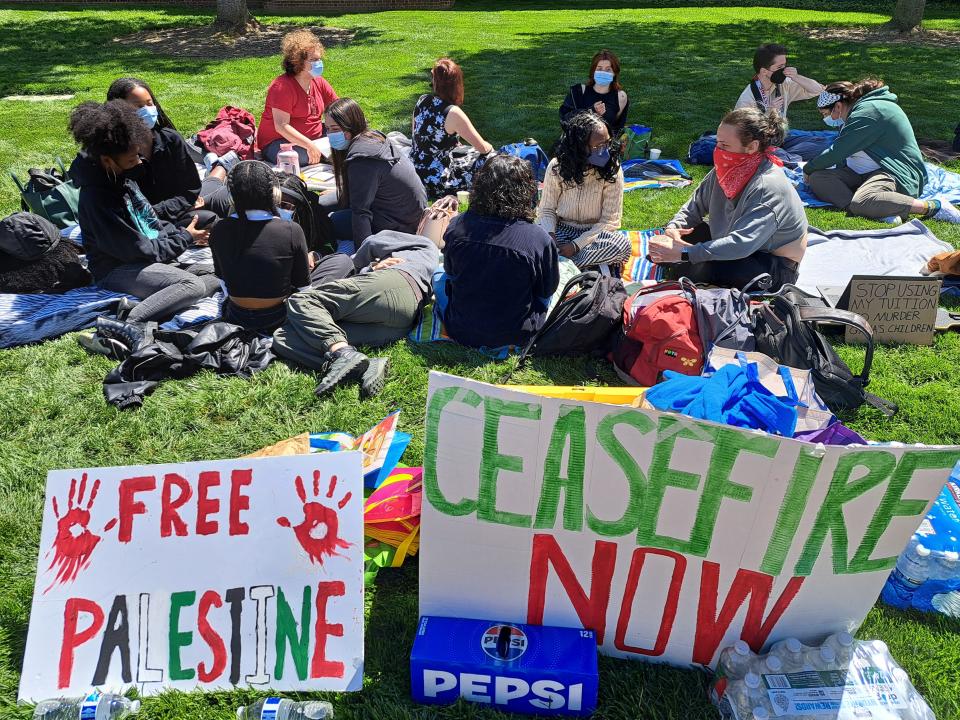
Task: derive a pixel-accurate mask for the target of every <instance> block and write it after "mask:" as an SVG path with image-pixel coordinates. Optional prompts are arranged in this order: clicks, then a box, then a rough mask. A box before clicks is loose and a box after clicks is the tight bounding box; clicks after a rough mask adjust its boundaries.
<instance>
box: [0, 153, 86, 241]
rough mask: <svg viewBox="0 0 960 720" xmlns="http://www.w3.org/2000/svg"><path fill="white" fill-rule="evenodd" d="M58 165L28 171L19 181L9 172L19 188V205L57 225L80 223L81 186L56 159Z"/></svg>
mask: <svg viewBox="0 0 960 720" xmlns="http://www.w3.org/2000/svg"><path fill="white" fill-rule="evenodd" d="M57 165H58V166H59V168H48V169H46V170H40V169H38V168H30V169H29V170H27V174H28V175H29V179H28V180H27V182H26V183H23V182H21V181H20V178H18V177H17V176H16V175H14V174H13V173H12V172H11V173H10V177H12V178H13V182H15V183H16V185H17V188H19V190H20V207H21V208H22V209H23V210H25V211H29V212H32V213H34V214H36V215H39V216H40V217H42V218H44V219H46V220H49V221H50V222H52V223H53V224H54V225H56V226H57V227H58V228H67V227H70V226H71V225H77V224H78V223H79V219H78V213H79V207H80V188H78V187H77V186H76V185H74V184H73V180H72V179H71V177H70V173H69V172H68V171H67V169H66V168H65V167H64V166H63V162H62V161H61V160H60V158H57Z"/></svg>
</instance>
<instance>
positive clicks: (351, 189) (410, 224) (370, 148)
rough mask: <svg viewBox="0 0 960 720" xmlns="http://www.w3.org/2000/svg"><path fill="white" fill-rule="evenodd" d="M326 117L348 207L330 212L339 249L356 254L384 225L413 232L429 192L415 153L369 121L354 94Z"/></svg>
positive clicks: (335, 167) (341, 199)
mask: <svg viewBox="0 0 960 720" xmlns="http://www.w3.org/2000/svg"><path fill="white" fill-rule="evenodd" d="M326 121H327V135H328V137H329V139H330V147H331V149H332V151H333V172H334V176H335V178H336V182H337V196H338V198H339V203H340V206H341V207H343V208H345V209H341V210H337V211H335V212H333V213H332V214H331V216H330V219H331V221H332V223H333V229H334V234H335V235H336V238H337V244H338V248H337V249H338V250H339V251H341V252H347V253H348V254H353V251H354V249H355V248H357V247H359V246H360V244H361V243H362V242H363V241H364V240H366V239H367V238H368V237H370V236H371V235H373V234H374V233H378V232H381V231H382V230H396V231H397V232H402V233H412V232H414V231H415V230H416V228H417V224H418V223H419V222H420V216H421V214H422V213H423V210H424V208H426V207H427V193H426V191H425V190H424V188H423V182H422V181H421V180H420V176H419V175H417V171H416V169H415V168H414V167H413V163H412V162H411V160H410V158H409V157H408V156H407V155H406V154H405V153H403V152H402V151H401V150H399V149H397V147H395V146H394V144H393V143H391V142H390V141H389V140H388V139H387V138H386V136H384V135H383V133H380V132H377V131H376V130H371V129H370V128H369V127H368V126H367V118H366V117H365V116H364V114H363V110H361V109H360V106H359V105H358V104H357V103H356V101H354V100H352V99H351V98H340V99H339V100H336V101H335V102H334V103H333V104H331V105H330V107H329V108H328V109H327V113H326Z"/></svg>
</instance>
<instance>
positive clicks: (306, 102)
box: [257, 75, 337, 148]
mask: <svg viewBox="0 0 960 720" xmlns="http://www.w3.org/2000/svg"><path fill="white" fill-rule="evenodd" d="M336 99H337V93H336V92H334V90H333V88H332V87H331V86H330V83H328V82H327V81H326V80H324V79H323V78H322V77H315V78H311V79H310V94H309V95H307V93H305V92H304V91H303V88H302V87H301V86H300V83H298V82H297V79H296V78H295V77H294V76H293V75H281V76H280V77H278V78H277V79H276V80H274V81H273V82H272V83H270V87H269V88H268V89H267V103H266V107H265V108H264V110H263V116H262V117H261V118H260V127H259V129H258V130H257V146H258V147H260V148H265V147H266V146H267V145H269V144H270V143H272V142H273V141H274V140H280V139H283V136H282V135H281V134H280V133H279V132H277V128H276V126H275V125H274V124H273V109H274V108H276V109H277V110H283V111H284V112H286V113H290V124H291V125H292V126H293V127H294V129H295V130H298V131H299V132H301V133H303V134H304V135H306V136H307V137H308V138H310V139H311V140H316V139H317V138H318V137H321V136H322V135H323V111H324V109H325V108H326V107H327V105H329V104H330V103H332V102H333V101H334V100H336Z"/></svg>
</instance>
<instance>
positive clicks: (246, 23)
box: [213, 0, 260, 35]
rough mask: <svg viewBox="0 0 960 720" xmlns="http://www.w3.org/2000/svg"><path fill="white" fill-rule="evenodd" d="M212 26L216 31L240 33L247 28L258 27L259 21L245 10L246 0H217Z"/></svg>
mask: <svg viewBox="0 0 960 720" xmlns="http://www.w3.org/2000/svg"><path fill="white" fill-rule="evenodd" d="M213 27H214V30H215V31H218V32H226V33H230V34H233V35H242V34H243V33H245V32H246V31H247V30H251V29H253V28H257V27H260V23H259V22H257V19H256V18H255V17H253V15H251V14H250V11H249V10H247V0H217V17H216V19H215V20H214V21H213Z"/></svg>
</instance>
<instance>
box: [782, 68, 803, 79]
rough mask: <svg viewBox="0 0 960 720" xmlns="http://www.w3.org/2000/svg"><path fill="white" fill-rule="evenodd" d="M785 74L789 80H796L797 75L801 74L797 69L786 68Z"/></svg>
mask: <svg viewBox="0 0 960 720" xmlns="http://www.w3.org/2000/svg"><path fill="white" fill-rule="evenodd" d="M783 74H784V75H786V76H787V77H788V78H796V77H797V75H799V74H800V73H798V72H797V69H796V68H795V67H785V68H784V69H783Z"/></svg>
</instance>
